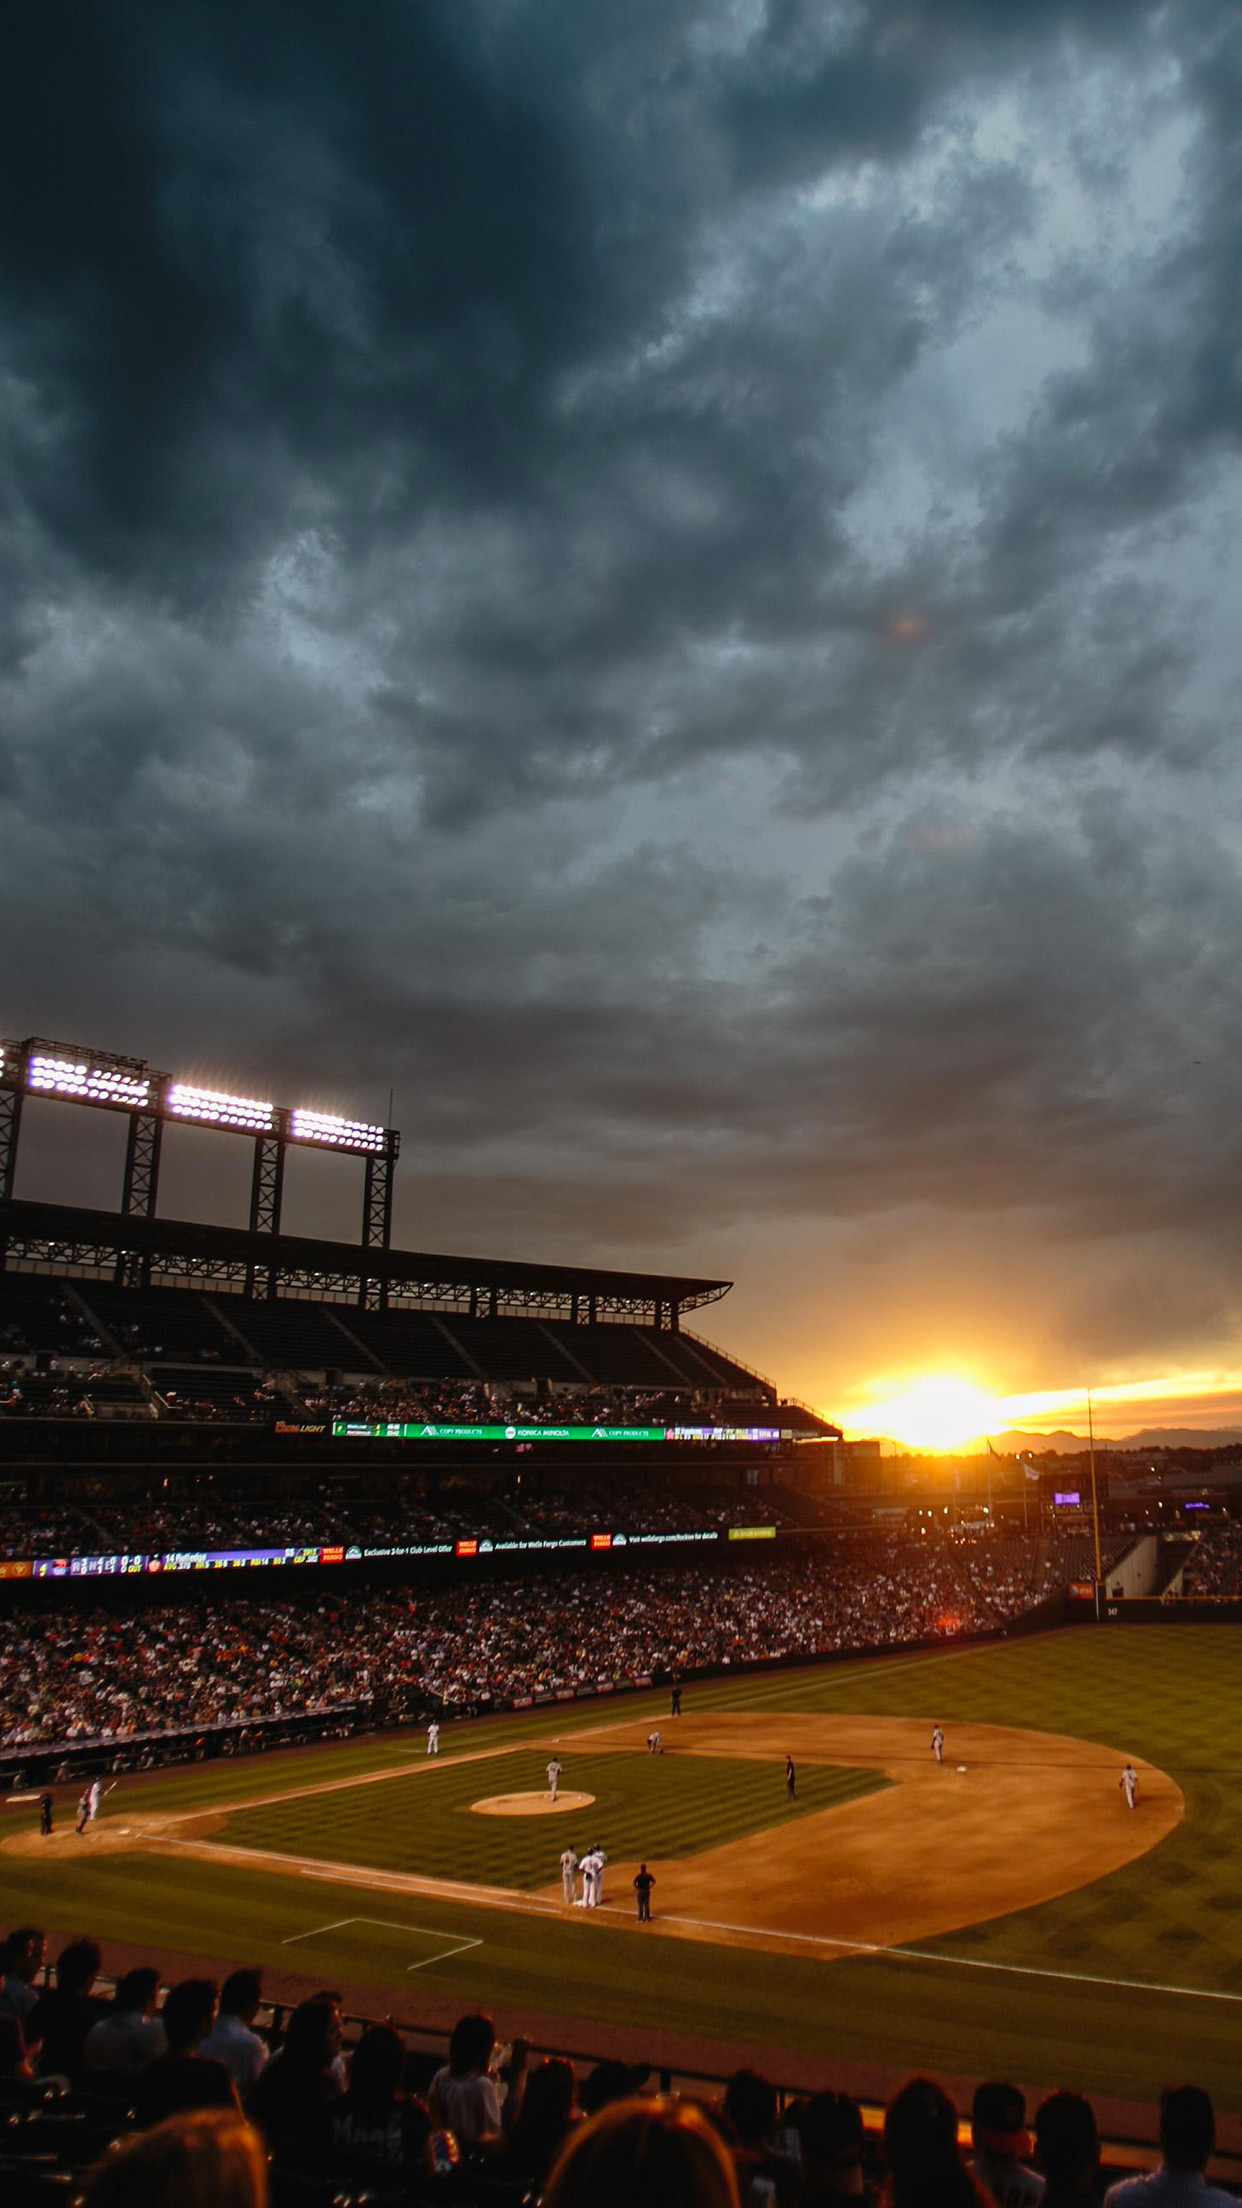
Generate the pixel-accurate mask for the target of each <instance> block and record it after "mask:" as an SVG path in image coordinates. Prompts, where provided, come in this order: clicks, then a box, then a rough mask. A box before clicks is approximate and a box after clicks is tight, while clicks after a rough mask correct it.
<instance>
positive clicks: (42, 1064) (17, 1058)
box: [0, 1036, 401, 1289]
mask: <svg viewBox="0 0 1242 2208" xmlns="http://www.w3.org/2000/svg"><path fill="white" fill-rule="evenodd" d="M26 1095H36V1096H46V1097H49V1098H52V1099H55V1100H57V1101H59V1102H62V1103H65V1104H93V1105H95V1106H96V1107H102V1109H103V1110H105V1111H113V1112H125V1113H127V1114H128V1115H129V1122H130V1135H129V1147H128V1153H127V1158H126V1165H125V1183H124V1190H123V1194H122V1200H121V1210H122V1212H123V1213H124V1214H126V1215H128V1216H130V1217H133V1216H135V1215H137V1214H142V1215H144V1216H146V1217H148V1218H149V1217H152V1216H153V1215H154V1212H155V1203H156V1190H157V1184H158V1179H159V1166H160V1138H161V1133H162V1130H163V1128H164V1127H165V1126H167V1125H168V1124H170V1123H177V1124H180V1125H182V1126H188V1127H207V1128H213V1129H215V1130H216V1131H218V1132H219V1133H221V1134H236V1135H248V1136H249V1137H250V1138H251V1140H252V1141H253V1143H254V1145H255V1168H254V1188H253V1192H252V1198H251V1216H250V1225H251V1229H252V1231H254V1230H256V1229H259V1228H261V1229H262V1230H263V1231H264V1232H266V1233H268V1234H273V1235H274V1234H277V1233H279V1231H280V1197H281V1186H282V1182H283V1174H284V1166H283V1160H284V1154H285V1149H286V1147H287V1145H288V1144H289V1143H299V1144H303V1145H305V1146H306V1147H308V1148H311V1149H315V1150H336V1151H342V1152H344V1153H345V1154H346V1155H347V1156H353V1157H359V1158H361V1159H362V1160H363V1162H364V1164H365V1166H366V1188H365V1193H364V1196H363V1242H364V1243H365V1244H367V1245H369V1246H370V1247H372V1248H375V1247H382V1248H384V1249H387V1247H388V1244H389V1237H390V1233H391V1225H392V1174H393V1168H394V1167H395V1165H396V1162H397V1158H398V1156H399V1154H400V1150H401V1138H400V1136H399V1134H398V1133H397V1130H396V1128H395V1127H381V1126H377V1125H375V1124H373V1123H372V1121H370V1120H366V1119H348V1118H346V1117H345V1116H344V1114H342V1113H340V1112H321V1111H319V1110H317V1109H315V1108H314V1107H312V1106H311V1105H307V1104H298V1105H294V1106H289V1105H285V1104H275V1103H273V1102H272V1100H271V1098H270V1097H260V1096H237V1095H235V1094H234V1093H233V1091H232V1090H231V1089H210V1088H206V1087H204V1085H203V1084H202V1083H201V1082H199V1081H175V1080H174V1079H173V1077H172V1075H171V1074H168V1073H159V1072H157V1071H156V1069H155V1068H154V1067H153V1066H149V1065H148V1064H147V1063H146V1060H145V1059H141V1058H122V1057H119V1056H118V1055H117V1054H116V1053H115V1052H114V1051H109V1050H88V1049H86V1048H84V1047H82V1046H81V1045H79V1044H76V1043H58V1042H50V1041H48V1039H47V1038H46V1037H45V1036H28V1037H27V1039H26V1041H25V1042H14V1041H12V1040H11V1039H10V1040H9V1041H0V1197H3V1198H5V1199H7V1198H9V1197H11V1196H12V1193H13V1186H14V1179H15V1175H16V1167H17V1144H18V1135H19V1131H20V1126H21V1106H22V1099H23V1097H24V1096H26ZM363 1285H364V1289H365V1288H366V1282H365V1281H364V1284H363Z"/></svg>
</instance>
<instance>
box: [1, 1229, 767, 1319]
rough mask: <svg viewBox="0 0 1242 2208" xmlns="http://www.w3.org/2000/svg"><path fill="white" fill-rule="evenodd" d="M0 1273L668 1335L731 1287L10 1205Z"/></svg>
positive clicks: (670, 1276)
mask: <svg viewBox="0 0 1242 2208" xmlns="http://www.w3.org/2000/svg"><path fill="white" fill-rule="evenodd" d="M0 1264H7V1266H8V1267H9V1268H10V1269H20V1270H23V1271H24V1270H30V1269H37V1270H38V1271H40V1272H48V1271H56V1272H62V1273H66V1274H78V1275H79V1276H80V1275H83V1274H89V1275H93V1276H96V1277H98V1276H99V1275H101V1274H102V1275H108V1274H113V1275H115V1276H116V1277H118V1278H125V1279H127V1280H129V1281H130V1282H131V1283H135V1282H136V1281H138V1280H141V1281H144V1282H149V1283H152V1284H159V1285H178V1284H179V1285H183V1286H193V1285H194V1284H195V1283H197V1284H198V1285H200V1286H202V1287H209V1286H211V1287H218V1288H229V1287H234V1288H236V1287H240V1288H242V1289H243V1290H244V1292H246V1293H252V1294H253V1293H262V1294H266V1295H290V1294H293V1295H299V1294H300V1295H303V1296H315V1295H320V1296H324V1297H332V1296H347V1297H349V1298H350V1299H351V1300H356V1301H359V1302H362V1301H364V1300H365V1301H368V1302H375V1301H379V1302H381V1303H384V1304H392V1305H398V1306H407V1307H408V1306H416V1305H419V1304H424V1305H432V1306H439V1307H441V1308H443V1307H444V1306H446V1305H447V1306H449V1307H450V1308H454V1309H462V1308H463V1307H464V1308H468V1309H469V1310H470V1311H471V1313H472V1315H474V1316H484V1317H487V1316H499V1317H503V1316H505V1315H507V1314H513V1313H516V1312H525V1311H531V1310H539V1311H544V1312H555V1313H557V1314H558V1315H561V1316H566V1317H573V1318H576V1319H580V1320H582V1321H583V1322H587V1321H589V1320H591V1319H595V1318H603V1317H608V1318H613V1319H620V1318H627V1319H631V1320H633V1319H643V1318H645V1319H646V1320H647V1322H648V1323H653V1324H655V1325H657V1326H659V1325H665V1326H674V1327H675V1326H676V1324H677V1314H678V1313H679V1312H680V1311H684V1310H690V1309H693V1308H694V1307H695V1306H696V1305H700V1304H706V1303H716V1302H718V1301H719V1299H720V1297H721V1296H724V1295H726V1294H727V1293H728V1291H729V1289H730V1288H731V1287H732V1285H733V1284H732V1282H731V1281H728V1280H703V1279H700V1278H698V1277H695V1276H691V1275H687V1274H670V1273H648V1272H610V1271H605V1270H603V1269H601V1268H599V1267H595V1266H587V1265H543V1264H530V1263H527V1262H523V1261H521V1260H518V1259H515V1258H484V1257H457V1256H445V1255H441V1254H438V1253H432V1252H428V1251H423V1250H394V1249H378V1248H374V1247H368V1246H367V1245H365V1244H362V1243H355V1242H329V1241H320V1240H318V1239H316V1238H314V1237H311V1236H307V1235H294V1234H283V1233H282V1234H265V1233H252V1232H250V1231H249V1230H247V1229H245V1228H240V1227H216V1226H206V1225H203V1224H201V1223H200V1222H198V1221H195V1220H187V1219H162V1218H159V1217H145V1216H142V1215H138V1214H134V1213H126V1212H120V1211H94V1210H88V1209H85V1208H83V1207H81V1206H79V1205H75V1204H48V1203H35V1202H31V1201H29V1200H26V1199H23V1198H17V1197H14V1198H11V1199H10V1200H9V1201H8V1202H6V1203H0Z"/></svg>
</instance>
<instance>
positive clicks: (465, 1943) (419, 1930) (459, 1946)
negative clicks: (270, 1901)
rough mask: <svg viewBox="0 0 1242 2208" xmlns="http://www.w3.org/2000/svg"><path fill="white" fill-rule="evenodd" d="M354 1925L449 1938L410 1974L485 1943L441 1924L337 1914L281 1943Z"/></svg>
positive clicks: (412, 1967) (412, 1966)
mask: <svg viewBox="0 0 1242 2208" xmlns="http://www.w3.org/2000/svg"><path fill="white" fill-rule="evenodd" d="M350 1924H376V1925H379V1927H380V1928H381V1930H382V1931H385V1932H409V1933H411V1934H413V1936H414V1937H415V1938H416V1939H420V1940H441V1941H444V1940H447V1942H448V1945H447V1946H442V1947H440V1948H439V1949H438V1951H437V1952H436V1954H434V1955H426V1956H424V1958H423V1960H422V1962H421V1963H407V1964H406V1966H405V1967H406V1974H407V1976H408V1975H409V1973H410V1972H411V1971H414V1970H429V1969H430V1968H431V1965H432V1964H433V1963H447V1962H448V1961H450V1959H451V1958H452V1957H453V1956H454V1955H464V1954H465V1952H466V1950H467V1948H470V1947H482V1945H483V1942H482V1940H481V1939H473V1940H462V1939H457V1938H455V1937H454V1936H453V1934H452V1933H445V1932H442V1931H441V1930H440V1929H439V1928H438V1927H436V1928H433V1927H432V1926H431V1925H429V1924H398V1922H397V1920H396V1918H395V1917H335V1918H334V1919H333V1921H332V1923H331V1924H313V1925H312V1926H311V1927H310V1930H309V1931H308V1932H290V1933H289V1935H288V1937H287V1938H286V1939H283V1940H282V1941H281V1943H280V1944H281V1946H282V1947H296V1945H297V1943H298V1941H299V1940H317V1939H322V1937H323V1935H324V1934H325V1933H326V1932H343V1931H344V1929H345V1927H346V1925H350Z"/></svg>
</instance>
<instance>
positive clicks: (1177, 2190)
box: [1104, 2085, 1237, 2208]
mask: <svg viewBox="0 0 1242 2208" xmlns="http://www.w3.org/2000/svg"><path fill="white" fill-rule="evenodd" d="M1215 2145H1216V2118H1215V2115H1214V2113H1213V2109H1212V2103H1211V2100H1210V2099H1209V2097H1208V2095H1207V2094H1206V2093H1205V2092H1204V2090H1203V2088H1202V2086H1200V2085H1176V2086H1172V2087H1170V2088H1169V2090H1168V2091H1167V2092H1165V2093H1162V2094H1161V2096H1160V2155H1161V2161H1160V2167H1159V2169H1158V2170H1155V2171H1153V2172H1152V2173H1150V2174H1149V2175H1148V2176H1146V2177H1123V2178H1122V2180H1121V2182H1120V2184H1118V2185H1110V2186H1109V2188H1108V2191H1107V2192H1106V2193H1105V2195H1104V2208H1174V2204H1175V2203H1178V2202H1181V2201H1185V2200H1186V2199H1188V2198H1189V2197H1191V2196H1192V2195H1193V2198H1194V2203H1195V2208H1230V2203H1231V2202H1232V2203H1233V2208H1237V2204H1236V2202H1234V2201H1233V2195H1232V2193H1227V2192H1224V2191H1223V2190H1222V2189H1221V2187H1220V2186H1217V2185H1208V2184H1206V2183H1205V2182H1204V2176H1203V2173H1204V2171H1205V2169H1206V2168H1207V2165H1208V2158H1209V2156H1210V2155H1211V2152H1212V2149H1213V2147H1214V2146H1215Z"/></svg>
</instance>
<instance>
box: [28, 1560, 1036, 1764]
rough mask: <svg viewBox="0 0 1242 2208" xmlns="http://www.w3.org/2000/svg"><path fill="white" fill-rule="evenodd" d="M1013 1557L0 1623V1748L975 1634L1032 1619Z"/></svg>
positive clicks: (467, 1700) (479, 1695) (399, 1706)
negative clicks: (1025, 1615) (1026, 1616)
mask: <svg viewBox="0 0 1242 2208" xmlns="http://www.w3.org/2000/svg"><path fill="white" fill-rule="evenodd" d="M1029 1573H1030V1556H1029V1554H1028V1553H1026V1551H1025V1547H1024V1544H1022V1543H1021V1542H1020V1541H1014V1542H1008V1543H999V1544H992V1545H972V1546H970V1547H962V1548H958V1547H955V1546H953V1545H952V1544H948V1543H944V1544H940V1545H937V1546H936V1547H935V1548H934V1549H933V1550H930V1551H929V1549H928V1548H927V1546H926V1545H920V1544H918V1543H916V1542H911V1541H909V1540H906V1539H900V1538H897V1537H894V1536H892V1535H888V1534H870V1535H863V1536H857V1537H850V1538H848V1539H845V1540H843V1541H842V1542H841V1543H840V1544H838V1545H834V1549H833V1553H832V1559H831V1564H830V1565H828V1564H827V1562H826V1559H825V1556H824V1553H823V1552H822V1551H818V1552H817V1553H815V1554H801V1555H799V1556H797V1557H789V1558H782V1557H776V1556H773V1557H771V1558H765V1559H764V1561H763V1562H762V1563H755V1564H753V1565H751V1564H748V1565H747V1566H745V1567H744V1568H738V1567H737V1566H736V1565H734V1566H731V1567H726V1566H724V1565H720V1564H716V1563H714V1562H703V1563H700V1564H698V1565H697V1566H694V1567H689V1566H680V1565H678V1566H666V1567H663V1568H660V1569H646V1570H644V1569H641V1568H638V1567H637V1566H631V1567H630V1568H629V1569H627V1570H626V1571H624V1572H613V1571H604V1572H600V1571H582V1570H579V1571H572V1572H565V1573H564V1574H563V1575H558V1578H557V1580H556V1584H555V1589H554V1590H553V1589H552V1587H551V1586H550V1585H549V1583H548V1581H546V1580H544V1579H540V1580H537V1581H532V1580H529V1579H522V1580H504V1581H496V1580H492V1581H486V1582H483V1583H475V1584H473V1585H466V1584H460V1585H457V1586H455V1587H453V1588H451V1589H445V1588H444V1587H443V1586H436V1587H427V1588H417V1589H415V1588H411V1587H409V1586H403V1587H402V1588H401V1589H399V1590H393V1589H391V1588H380V1587H374V1586H370V1587H365V1588H359V1589H358V1590H357V1591H354V1590H352V1589H351V1590H349V1591H348V1592H341V1591H338V1590H337V1589H336V1588H335V1587H334V1588H333V1589H332V1590H331V1591H330V1592H313V1591H311V1592H301V1591H299V1592H298V1593H295V1594H291V1595H290V1596H288V1597H287V1598H282V1599H280V1600H278V1601H277V1600H272V1599H269V1598H266V1597H262V1598H260V1597H247V1596H242V1595H236V1596H230V1595H228V1594H226V1593H224V1591H223V1589H222V1588H221V1585H220V1583H219V1582H218V1581H214V1582H213V1585H212V1591H211V1596H210V1598H208V1597H207V1596H206V1595H198V1596H187V1597H186V1598H185V1599H183V1600H180V1601H178V1602H176V1603H167V1604H165V1603H161V1604H159V1605H157V1606H155V1607H144V1608H142V1609H140V1610H135V1611H132V1612H126V1613H124V1614H122V1613H120V1612H118V1611H116V1610H114V1609H102V1608H90V1609H87V1608H84V1607H82V1606H81V1605H80V1604H78V1603H74V1604H73V1605H71V1606H67V1607H65V1608H64V1609H57V1610H52V1611H40V1612H37V1613H30V1612H26V1611H22V1612H15V1613H11V1614H9V1615H8V1616H7V1617H4V1618H3V1619H0V1746H4V1747H7V1748H30V1747H35V1746H47V1745H59V1744H61V1743H78V1744H86V1743H89V1742H102V1743H113V1742H117V1743H123V1742H128V1741H134V1740H136V1739H139V1738H143V1737H146V1736H150V1735H152V1734H158V1733H161V1732H165V1733H171V1732H184V1731H187V1730H190V1729H198V1728H210V1727H213V1726H224V1725H229V1726H237V1725H241V1724H247V1723H260V1722H268V1721H271V1720H274V1719H280V1718H284V1717H290V1716H294V1715H305V1714H306V1713H315V1712H325V1711H333V1710H345V1709H350V1710H360V1709H361V1710H372V1711H374V1712H375V1714H376V1717H377V1718H378V1719H385V1718H388V1717H391V1718H394V1719H395V1718H397V1717H400V1716H405V1715H410V1714H416V1713H417V1712H419V1711H421V1710H428V1709H441V1708H443V1709H447V1710H465V1709H477V1708H480V1707H489V1706H494V1705H496V1704H503V1703H508V1702H511V1701H513V1700H515V1699H518V1700H520V1699H522V1698H524V1697H527V1696H533V1695H537V1694H555V1693H557V1692H565V1691H572V1690H574V1689H577V1688H586V1687H597V1686H599V1685H600V1684H618V1685H619V1684H621V1683H623V1682H626V1681H629V1680H632V1679H642V1678H648V1677H650V1676H651V1675H653V1674H659V1673H663V1672H666V1671H672V1672H681V1673H684V1672H688V1671H691V1670H695V1669H699V1668H711V1667H715V1666H719V1665H723V1664H735V1663H738V1664H741V1663H752V1662H757V1661H763V1660H771V1659H773V1658H777V1657H784V1656H813V1655H819V1654H823V1653H826V1652H829V1651H832V1650H836V1649H843V1648H874V1647H883V1646H889V1645H897V1644H900V1643H902V1642H908V1641H915V1640H922V1639H925V1638H934V1637H943V1636H951V1635H954V1634H957V1633H963V1632H972V1631H981V1630H986V1629H988V1628H990V1627H995V1626H996V1625H998V1624H1001V1623H1003V1622H1004V1621H1005V1620H1007V1619H1009V1618H1012V1617H1014V1616H1016V1615H1017V1614H1018V1613H1019V1612H1020V1611H1021V1610H1022V1609H1023V1608H1024V1607H1026V1606H1027V1604H1028V1602H1029V1599H1030V1597H1029Z"/></svg>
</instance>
